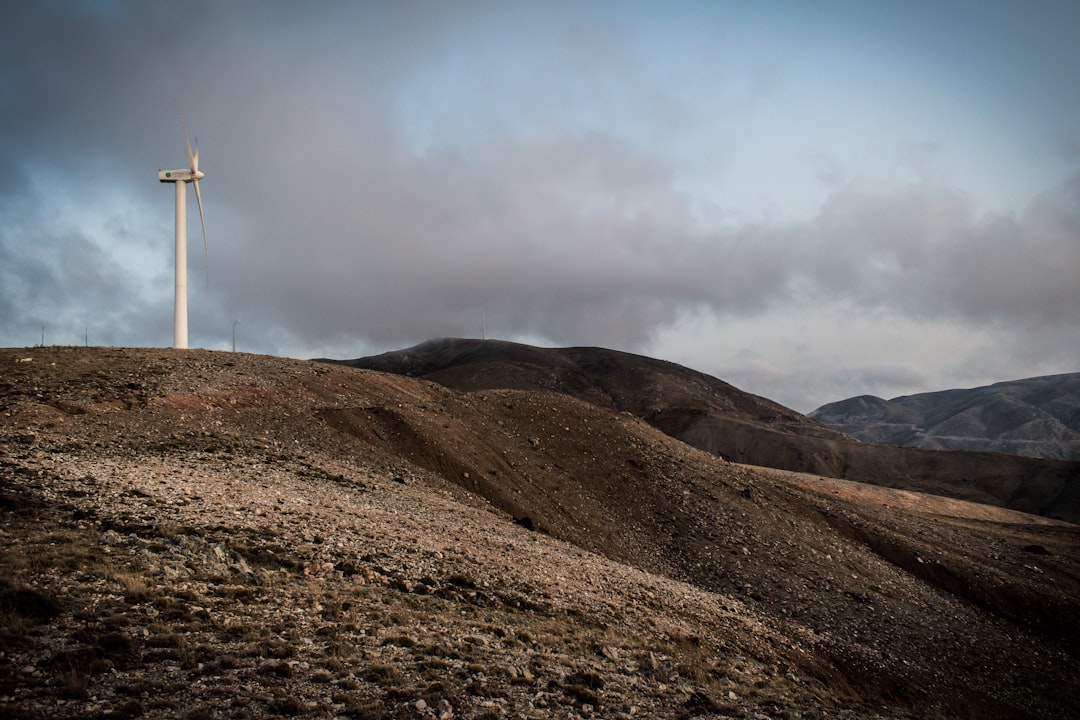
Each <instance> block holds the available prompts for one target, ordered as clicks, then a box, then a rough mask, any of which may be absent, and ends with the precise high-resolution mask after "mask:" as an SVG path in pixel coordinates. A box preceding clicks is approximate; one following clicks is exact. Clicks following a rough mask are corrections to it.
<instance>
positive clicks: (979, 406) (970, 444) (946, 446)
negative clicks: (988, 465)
mask: <svg viewBox="0 0 1080 720" xmlns="http://www.w3.org/2000/svg"><path fill="white" fill-rule="evenodd" d="M810 417H812V418H814V419H815V420H817V421H819V422H822V423H824V424H825V425H828V426H829V427H831V428H832V429H834V430H838V431H840V432H842V433H845V434H847V435H851V436H852V437H854V438H857V439H859V440H862V441H864V442H870V443H878V444H884V445H904V446H907V447H919V448H927V449H932V450H989V451H993V452H1001V453H1009V454H1011V455H1026V456H1028V457H1038V458H1048V459H1056V460H1080V373H1068V374H1064V375H1048V376H1045V377H1036V378H1028V379H1026V380H1013V381H1011V382H1000V383H995V384H993V385H987V386H985V387H978V388H972V389H970V390H943V391H940V392H932V393H921V394H918V395H907V396H904V397H898V398H893V399H892V400H883V399H882V398H879V397H874V396H872V395H862V396H860V397H854V398H850V399H848V400H841V401H840V402H834V403H829V404H828V405H823V406H821V407H820V408H818V409H817V410H814V411H813V412H812V413H810Z"/></svg>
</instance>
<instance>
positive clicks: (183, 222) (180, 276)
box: [158, 115, 210, 350]
mask: <svg viewBox="0 0 1080 720" xmlns="http://www.w3.org/2000/svg"><path fill="white" fill-rule="evenodd" d="M180 127H182V128H184V143H185V144H187V154H188V165H189V167H187V168H181V169H180V170H159V171H158V180H160V181H161V182H163V183H172V184H174V185H176V297H175V300H174V305H173V347H174V348H177V349H180V350H184V349H187V346H188V337H187V336H188V333H187V187H186V186H187V184H188V183H191V184H192V185H194V186H195V201H196V202H197V203H198V205H199V221H200V222H201V223H202V233H203V252H204V253H206V259H207V263H206V282H207V283H208V284H209V282H210V252H209V250H208V248H207V245H206V218H205V217H204V216H203V207H202V195H201V194H200V193H199V180H202V178H203V173H202V172H200V171H199V142H198V140H196V141H195V152H194V153H192V152H191V141H190V140H188V131H187V125H185V124H184V117H183V116H182V115H181V116H180Z"/></svg>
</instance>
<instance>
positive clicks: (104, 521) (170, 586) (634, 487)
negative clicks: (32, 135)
mask: <svg viewBox="0 0 1080 720" xmlns="http://www.w3.org/2000/svg"><path fill="white" fill-rule="evenodd" d="M0 533H2V535H0V539H2V543H0V548H2V551H0V572H2V576H0V578H2V579H0V714H2V715H4V716H6V717H13V718H46V717H48V718H56V717H70V718H90V717H95V718H98V717H100V718H104V717H117V718H119V717H141V716H145V717H162V718H211V717H249V718H263V717H278V716H282V715H286V716H288V715H291V716H298V717H342V718H378V717H393V718H414V717H415V718H422V717H443V718H446V717H450V716H451V713H452V716H453V717H456V718H497V717H525V718H564V717H605V718H609V717H624V718H629V717H658V718H667V717H670V718H684V717H685V718H689V717H718V718H719V717H744V718H823V717H829V718H874V717H880V718H914V717H920V718H921V717H929V718H933V717H939V718H953V717H956V718H965V717H967V718H985V717H998V718H1010V717H1013V718H1044V717H1045V718H1049V717H1067V716H1069V715H1070V714H1073V713H1074V712H1075V708H1077V707H1080V680H1078V678H1080V658H1078V656H1077V650H1076V648H1077V647H1080V643H1078V642H1077V641H1078V640H1080V637H1078V635H1080V528H1078V527H1077V526H1076V525H1072V524H1069V523H1065V522H1059V521H1053V520H1048V519H1045V518H1039V517H1035V516H1031V515H1025V514H1022V513H1017V512H1013V511H1009V510H1005V509H1003V508H997V507H989V506H984V505H976V504H973V503H967V502H963V501H960V500H955V499H946V498H938V497H932V496H927V495H922V494H919V493H915V492H909V491H905V490H901V489H886V488H880V487H874V486H870V485H864V484H859V483H852V482H847V481H843V480H831V479H825V478H820V477H815V476H809V475H799V474H794V473H785V472H781V471H773V470H764V469H761V468H757V467H751V466H746V465H738V464H734V463H729V462H725V461H723V460H721V459H719V458H717V457H715V456H713V455H709V454H706V453H704V452H702V451H699V450H696V449H694V448H692V447H689V446H688V445H685V444H683V443H681V442H679V441H677V440H674V439H672V438H670V437H668V436H666V435H664V434H662V433H660V432H659V431H657V430H656V429H654V428H653V427H651V426H650V425H648V424H646V423H645V422H643V421H642V420H641V419H639V418H638V417H635V416H634V415H632V414H629V413H626V412H620V411H618V410H614V409H611V408H603V407H599V406H597V405H596V404H593V403H588V402H584V401H581V400H576V399H573V398H571V397H568V396H566V395H564V394H560V393H556V392H552V391H550V390H533V391H528V390H480V391H476V392H458V391H453V390H450V389H447V388H445V387H442V386H439V385H436V384H434V383H430V382H426V381H422V380H416V379H412V378H407V377H401V376H395V375H388V374H384V373H376V372H371V371H365V370H357V369H352V368H348V367H341V366H330V365H324V364H319V363H311V362H303V361H293V360H285V359H279V358H269V357H263V356H255V355H246V354H235V353H212V352H205V351H171V350H143V349H119V348H33V349H4V350H0Z"/></svg>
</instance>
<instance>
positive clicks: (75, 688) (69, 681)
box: [60, 666, 90, 700]
mask: <svg viewBox="0 0 1080 720" xmlns="http://www.w3.org/2000/svg"><path fill="white" fill-rule="evenodd" d="M89 686H90V674H89V673H87V672H84V671H83V670H81V669H79V668H76V667H73V666H69V667H68V669H67V670H65V671H63V672H61V673H60V697H62V698H66V699H68V700H83V699H85V698H86V696H87V692H86V689H87V688H88V687H89Z"/></svg>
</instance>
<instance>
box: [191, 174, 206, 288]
mask: <svg viewBox="0 0 1080 720" xmlns="http://www.w3.org/2000/svg"><path fill="white" fill-rule="evenodd" d="M191 184H192V185H194V186H195V202H196V204H197V205H198V206H199V222H200V223H201V224H202V244H203V257H205V258H206V285H207V287H209V286H210V248H209V246H208V245H207V244H206V218H205V217H204V216H203V209H202V193H200V192H199V181H198V180H194V181H192V183H191Z"/></svg>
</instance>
